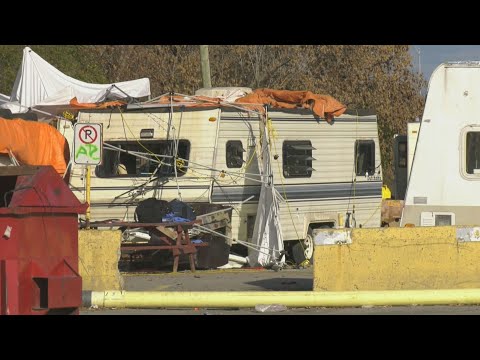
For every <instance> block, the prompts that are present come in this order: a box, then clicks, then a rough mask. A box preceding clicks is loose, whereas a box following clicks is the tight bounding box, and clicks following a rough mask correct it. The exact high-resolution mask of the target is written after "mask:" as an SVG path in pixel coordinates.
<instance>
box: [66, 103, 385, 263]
mask: <svg viewBox="0 0 480 360" xmlns="http://www.w3.org/2000/svg"><path fill="white" fill-rule="evenodd" d="M268 118H269V119H270V120H271V121H269V126H268V128H269V130H270V131H269V133H270V136H271V139H272V143H273V146H272V147H271V149H270V151H271V153H272V154H273V159H274V160H273V163H272V164H271V166H272V170H273V181H274V184H275V186H276V189H277V190H278V192H279V193H280V194H281V196H282V197H283V200H284V201H283V202H281V203H280V223H281V225H282V226H281V228H282V232H283V239H284V240H285V241H286V242H285V247H286V249H287V250H289V251H290V254H292V255H293V257H294V259H295V261H296V262H301V261H302V260H304V259H305V258H311V256H312V254H313V233H314V231H315V229H317V228H324V227H334V228H342V227H354V226H357V227H360V226H365V227H379V226H380V212H381V211H380V206H381V200H382V197H381V194H382V193H381V188H382V169H381V158H380V149H379V141H378V129H377V118H376V116H375V114H373V113H371V112H365V111H363V112H362V111H347V112H346V113H344V114H343V115H342V116H340V117H338V118H335V120H334V122H333V123H332V124H329V123H327V122H326V121H325V120H324V119H319V118H316V117H314V115H313V114H312V111H311V110H306V109H298V110H286V109H273V108H272V109H269V111H268ZM78 121H79V122H83V123H88V122H91V123H101V124H103V141H104V144H105V146H104V152H103V162H102V164H101V165H99V166H97V167H95V168H94V169H92V178H91V214H92V220H94V221H95V220H105V219H121V220H125V221H133V214H134V210H135V207H136V204H137V203H138V201H140V200H143V199H145V198H149V197H152V196H154V197H156V198H159V199H164V200H172V199H174V198H177V199H181V200H182V201H184V202H187V203H193V204H197V205H204V209H210V211H211V209H212V206H216V207H217V208H227V207H232V208H233V211H232V217H231V235H232V237H233V238H234V239H239V240H244V241H248V240H249V239H250V238H251V236H252V232H253V228H254V224H255V218H256V213H257V205H258V198H259V194H260V184H259V181H260V177H259V176H258V173H259V170H258V163H257V155H256V151H255V147H256V146H257V145H258V144H259V143H260V141H259V140H260V133H259V117H258V116H257V115H255V114H252V113H251V112H248V111H245V110H242V109H240V108H235V107H231V106H221V107H213V106H212V107H200V108H188V107H184V106H182V105H179V104H176V105H175V104H174V105H173V106H170V105H168V106H166V105H160V104H154V103H150V104H133V105H129V106H128V107H127V109H126V110H124V111H119V110H118V109H116V110H86V111H82V112H80V113H79V115H78ZM58 128H59V130H60V131H61V132H62V133H63V134H64V135H65V136H66V138H67V139H68V140H69V142H71V141H72V139H73V131H72V126H71V124H70V123H69V122H66V121H59V125H58ZM172 149H174V151H173V152H172ZM175 149H176V153H177V154H178V158H177V159H176V165H177V173H176V174H175V167H173V166H169V165H172V164H173V160H172V158H162V154H163V155H165V154H167V155H171V154H172V153H175ZM152 154H155V155H152ZM155 159H156V160H160V159H162V160H163V161H164V162H166V163H168V164H167V165H165V166H164V165H162V166H161V167H160V168H159V169H157V168H158V166H157V164H158V161H157V162H154V160H155ZM355 159H356V160H355ZM71 187H72V189H73V191H74V193H75V194H76V196H77V197H78V198H79V199H81V200H84V197H85V169H84V167H82V166H75V165H74V166H73V168H72V171H71ZM208 206H210V207H208ZM293 240H297V241H293ZM298 240H301V241H302V244H300V242H299V241H298Z"/></svg>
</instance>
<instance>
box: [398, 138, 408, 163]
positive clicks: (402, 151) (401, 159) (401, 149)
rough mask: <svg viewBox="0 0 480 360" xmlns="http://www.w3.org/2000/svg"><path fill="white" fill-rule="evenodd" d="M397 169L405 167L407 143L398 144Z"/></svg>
mask: <svg viewBox="0 0 480 360" xmlns="http://www.w3.org/2000/svg"><path fill="white" fill-rule="evenodd" d="M398 167H399V168H406V167H407V142H406V141H401V142H399V143H398Z"/></svg>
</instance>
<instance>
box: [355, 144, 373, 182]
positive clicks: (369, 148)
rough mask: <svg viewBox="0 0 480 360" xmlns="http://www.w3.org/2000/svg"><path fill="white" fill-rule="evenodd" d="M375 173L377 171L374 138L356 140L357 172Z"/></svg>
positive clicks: (362, 174) (361, 173)
mask: <svg viewBox="0 0 480 360" xmlns="http://www.w3.org/2000/svg"><path fill="white" fill-rule="evenodd" d="M367 172H368V174H369V175H373V173H374V172H375V142H374V141H373V140H357V141H355V173H356V174H357V175H358V176H365V175H366V174H367Z"/></svg>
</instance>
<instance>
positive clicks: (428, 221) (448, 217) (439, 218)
mask: <svg viewBox="0 0 480 360" xmlns="http://www.w3.org/2000/svg"><path fill="white" fill-rule="evenodd" d="M449 225H455V214H454V213H450V212H431V211H424V212H422V213H421V215H420V226H449Z"/></svg>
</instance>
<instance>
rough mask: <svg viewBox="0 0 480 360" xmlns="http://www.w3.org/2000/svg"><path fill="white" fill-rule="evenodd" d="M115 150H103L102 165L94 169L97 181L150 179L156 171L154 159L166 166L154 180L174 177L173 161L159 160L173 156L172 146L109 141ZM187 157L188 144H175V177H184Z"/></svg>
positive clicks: (156, 165) (170, 158)
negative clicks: (115, 178)
mask: <svg viewBox="0 0 480 360" xmlns="http://www.w3.org/2000/svg"><path fill="white" fill-rule="evenodd" d="M107 143H108V144H110V145H113V146H115V147H116V148H118V150H115V149H111V148H108V147H104V148H103V159H102V164H101V165H98V166H97V167H96V168H95V174H96V176H97V177H100V178H106V177H150V176H151V175H152V174H153V173H154V172H155V171H156V169H157V167H158V163H157V162H156V160H157V158H158V159H159V160H161V161H163V162H164V163H165V164H163V165H161V166H160V168H159V169H158V171H157V172H156V173H155V175H156V176H175V170H174V167H173V158H172V157H169V158H166V157H162V155H170V156H171V155H172V154H173V153H174V147H175V142H174V141H172V140H168V141H166V140H164V141H142V142H141V145H140V144H139V143H138V142H136V141H108V142H107ZM189 155H190V142H189V141H188V140H180V141H179V142H178V158H179V159H178V160H177V176H183V175H184V174H185V173H186V171H187V168H188V159H189ZM183 159H185V160H183Z"/></svg>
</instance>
